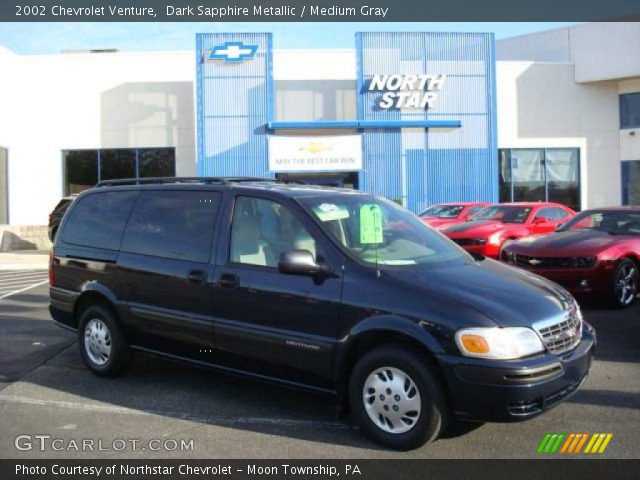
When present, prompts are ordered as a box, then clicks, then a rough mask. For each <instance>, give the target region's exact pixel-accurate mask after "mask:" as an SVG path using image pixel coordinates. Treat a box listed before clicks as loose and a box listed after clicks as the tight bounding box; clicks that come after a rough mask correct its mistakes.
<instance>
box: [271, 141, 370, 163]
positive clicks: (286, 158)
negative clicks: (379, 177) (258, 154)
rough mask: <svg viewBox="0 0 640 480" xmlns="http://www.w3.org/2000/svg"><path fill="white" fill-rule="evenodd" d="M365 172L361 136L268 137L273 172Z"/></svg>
mask: <svg viewBox="0 0 640 480" xmlns="http://www.w3.org/2000/svg"><path fill="white" fill-rule="evenodd" d="M361 169H362V141H361V138H360V135H336V136H333V135H331V136H329V135H325V136H298V135H296V136H293V135H292V136H289V135H271V136H270V137H269V170H270V171H272V172H352V171H356V170H361Z"/></svg>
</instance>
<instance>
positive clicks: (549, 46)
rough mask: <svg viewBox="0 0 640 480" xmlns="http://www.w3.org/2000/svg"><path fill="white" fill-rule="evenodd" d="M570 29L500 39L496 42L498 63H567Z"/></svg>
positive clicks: (569, 55)
mask: <svg viewBox="0 0 640 480" xmlns="http://www.w3.org/2000/svg"><path fill="white" fill-rule="evenodd" d="M569 31H570V28H568V27H564V28H556V29H553V30H546V31H544V32H535V33H529V34H526V35H518V36H516V37H510V38H504V39H500V40H498V41H497V42H496V58H497V59H498V61H501V60H505V61H527V62H562V63H569V62H570V61H571V54H570V48H569Z"/></svg>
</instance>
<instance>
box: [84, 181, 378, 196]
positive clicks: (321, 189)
mask: <svg viewBox="0 0 640 480" xmlns="http://www.w3.org/2000/svg"><path fill="white" fill-rule="evenodd" d="M203 186H211V187H215V189H220V188H221V187H222V188H225V187H227V188H228V187H231V188H234V189H246V190H251V191H256V190H261V191H270V192H277V193H280V194H282V195H285V196H289V197H311V196H324V195H327V196H330V195H335V194H347V195H368V194H367V193H365V192H361V191H359V190H353V189H347V188H338V187H327V186H321V185H309V184H306V183H303V182H299V181H281V180H277V179H273V178H255V177H153V178H126V179H118V180H104V181H102V182H100V183H99V184H98V185H96V188H100V189H102V188H109V189H127V190H130V189H131V188H132V187H134V188H140V189H144V190H147V189H158V188H160V189H175V188H176V187H180V188H181V189H186V190H191V189H199V188H202V187H203Z"/></svg>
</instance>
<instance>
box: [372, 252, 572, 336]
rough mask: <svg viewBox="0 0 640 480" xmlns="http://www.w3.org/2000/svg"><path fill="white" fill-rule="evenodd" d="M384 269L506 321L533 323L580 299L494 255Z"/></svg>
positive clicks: (428, 293) (437, 297) (432, 294)
mask: <svg viewBox="0 0 640 480" xmlns="http://www.w3.org/2000/svg"><path fill="white" fill-rule="evenodd" d="M383 272H384V274H385V275H388V276H390V277H391V278H393V279H395V280H398V281H402V282H405V283H407V284H408V286H410V287H412V288H418V289H419V290H420V291H422V292H424V298H425V299H428V301H437V302H442V303H447V304H450V305H451V304H458V305H460V306H461V307H462V308H461V309H460V310H461V312H464V311H465V310H466V309H471V310H474V311H476V312H477V313H479V314H481V315H482V316H484V317H486V318H488V319H489V320H491V321H493V322H494V323H495V324H496V325H498V326H501V327H515V326H523V327H530V326H531V325H532V324H533V323H535V322H538V321H541V320H547V319H549V318H552V317H556V316H558V315H559V314H561V313H563V312H565V311H567V310H569V308H570V306H571V305H572V304H573V302H574V300H573V298H572V297H571V295H570V294H569V293H568V292H567V291H566V290H565V289H563V288H562V287H561V286H559V285H557V284H555V283H553V282H550V281H549V280H546V279H544V278H542V277H539V276H538V275H535V274H532V273H530V272H526V271H524V270H520V269H516V268H514V267H510V266H508V265H505V264H503V263H500V262H497V261H494V260H490V259H484V260H479V261H472V262H460V263H459V264H457V265H455V266H451V265H449V266H446V267H444V266H443V267H434V268H420V267H416V268H409V269H404V268H403V269H385V270H383Z"/></svg>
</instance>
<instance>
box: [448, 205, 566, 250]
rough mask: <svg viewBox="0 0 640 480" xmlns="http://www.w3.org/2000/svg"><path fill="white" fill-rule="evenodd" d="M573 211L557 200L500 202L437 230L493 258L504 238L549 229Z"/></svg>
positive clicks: (551, 229)
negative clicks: (466, 218) (463, 220)
mask: <svg viewBox="0 0 640 480" xmlns="http://www.w3.org/2000/svg"><path fill="white" fill-rule="evenodd" d="M575 214H576V212H574V211H573V210H571V209H570V208H567V207H565V206H564V205H560V204H558V203H501V204H498V205H490V206H488V207H485V208H483V209H482V210H480V211H479V212H478V213H476V214H475V215H474V216H473V217H471V219H470V220H469V221H468V222H464V223H458V224H456V225H451V226H449V227H446V228H444V229H442V230H441V231H442V233H444V234H445V235H446V236H447V237H449V238H450V239H451V240H453V241H454V242H456V243H457V244H458V245H460V246H461V247H463V248H464V249H465V250H467V251H469V252H472V253H480V254H482V255H485V256H487V257H491V258H496V259H497V258H498V256H499V254H500V248H501V247H502V244H503V243H504V242H505V241H507V240H514V239H517V238H522V237H528V236H530V235H536V234H542V233H550V232H553V231H554V230H555V229H556V228H557V227H558V225H561V224H563V223H565V222H566V221H567V220H569V219H571V218H572V217H573V216H574V215H575Z"/></svg>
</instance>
